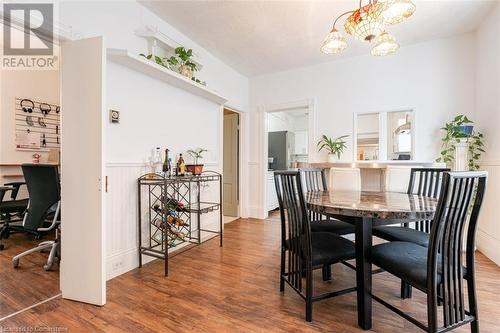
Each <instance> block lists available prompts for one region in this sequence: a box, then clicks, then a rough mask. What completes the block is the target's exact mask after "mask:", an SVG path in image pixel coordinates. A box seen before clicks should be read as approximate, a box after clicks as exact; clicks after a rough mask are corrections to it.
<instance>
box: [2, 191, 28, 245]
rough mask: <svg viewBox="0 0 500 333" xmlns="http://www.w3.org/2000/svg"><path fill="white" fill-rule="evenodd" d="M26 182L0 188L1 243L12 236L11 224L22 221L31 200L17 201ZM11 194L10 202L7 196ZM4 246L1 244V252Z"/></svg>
mask: <svg viewBox="0 0 500 333" xmlns="http://www.w3.org/2000/svg"><path fill="white" fill-rule="evenodd" d="M22 185H25V183H24V182H11V183H6V184H4V185H3V186H0V224H2V226H1V227H0V241H1V240H2V239H7V238H9V236H10V231H11V230H10V229H11V228H10V223H12V222H16V221H22V220H23V216H24V213H25V212H26V208H28V201H29V199H17V194H18V193H19V189H20V188H21V186H22ZM7 192H10V200H5V195H6V194H7ZM3 249H4V245H3V244H0V251H2V250H3Z"/></svg>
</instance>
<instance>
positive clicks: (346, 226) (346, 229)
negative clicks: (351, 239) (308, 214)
mask: <svg viewBox="0 0 500 333" xmlns="http://www.w3.org/2000/svg"><path fill="white" fill-rule="evenodd" d="M311 231H312V232H313V233H316V232H331V233H334V234H337V235H347V234H352V233H354V225H352V224H350V223H347V222H342V221H339V220H319V221H312V222H311Z"/></svg>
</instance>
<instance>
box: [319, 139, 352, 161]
mask: <svg viewBox="0 0 500 333" xmlns="http://www.w3.org/2000/svg"><path fill="white" fill-rule="evenodd" d="M348 137H349V135H342V136H339V137H338V138H336V139H332V138H329V137H327V136H326V135H324V134H323V136H322V137H321V140H319V142H318V144H317V147H318V151H321V150H323V149H324V150H326V151H327V152H328V162H329V163H333V162H335V161H337V160H339V159H340V155H342V154H343V153H344V150H345V149H346V148H347V141H345V140H344V139H346V138H348Z"/></svg>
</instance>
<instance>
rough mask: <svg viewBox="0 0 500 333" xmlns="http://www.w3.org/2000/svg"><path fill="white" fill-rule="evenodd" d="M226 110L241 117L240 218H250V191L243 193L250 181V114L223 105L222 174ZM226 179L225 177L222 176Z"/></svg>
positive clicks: (239, 152) (239, 155)
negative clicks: (248, 152)
mask: <svg viewBox="0 0 500 333" xmlns="http://www.w3.org/2000/svg"><path fill="white" fill-rule="evenodd" d="M224 109H226V110H229V111H232V112H235V113H237V114H238V116H239V131H238V140H239V145H238V199H239V200H238V217H241V218H246V217H248V204H247V203H248V198H249V196H248V193H247V192H248V191H243V189H244V188H248V181H247V178H248V177H246V174H247V168H246V167H245V166H246V165H245V164H244V163H245V161H246V160H247V159H246V156H247V148H246V145H247V142H248V140H246V139H245V138H247V136H248V133H247V126H248V114H247V113H246V112H243V111H242V110H241V108H239V107H235V106H232V105H230V104H224V105H221V111H220V128H221V131H220V138H219V142H220V145H219V146H220V152H219V153H220V156H221V158H220V161H221V168H220V169H221V173H222V174H223V171H224ZM222 177H224V175H222ZM221 204H222V203H221ZM223 214H224V212H223Z"/></svg>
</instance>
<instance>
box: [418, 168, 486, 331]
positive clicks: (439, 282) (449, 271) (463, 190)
mask: <svg viewBox="0 0 500 333" xmlns="http://www.w3.org/2000/svg"><path fill="white" fill-rule="evenodd" d="M486 178H487V173H486V172H450V173H444V176H443V180H442V185H441V190H440V193H441V195H440V199H439V203H438V208H437V210H436V214H435V217H434V220H433V221H434V222H433V223H432V229H431V233H430V240H429V250H428V267H427V274H428V277H427V283H428V285H427V289H428V294H429V300H430V303H429V304H430V305H429V311H431V312H430V314H429V316H430V317H433V318H434V319H437V295H438V294H439V295H440V297H442V303H443V323H444V327H445V328H448V327H451V326H453V325H457V324H459V323H461V322H463V321H464V320H465V319H466V315H467V313H470V312H472V311H468V312H466V310H465V302H464V284H463V278H464V268H463V264H464V263H463V254H462V250H463V248H462V244H463V242H464V237H465V235H466V234H467V245H466V249H465V253H466V266H465V269H466V272H467V275H466V276H465V277H466V278H467V279H470V280H468V281H474V247H475V234H476V227H477V222H478V216H479V211H480V208H481V204H482V201H483V196H484V191H485V186H486ZM438 288H441V289H440V291H439V292H438ZM430 322H432V323H434V325H437V320H431V321H430ZM434 328H437V327H434Z"/></svg>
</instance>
